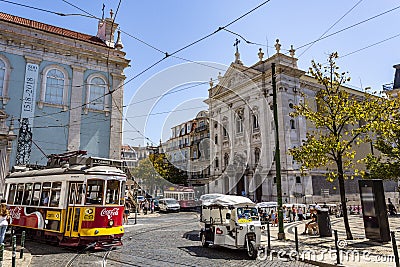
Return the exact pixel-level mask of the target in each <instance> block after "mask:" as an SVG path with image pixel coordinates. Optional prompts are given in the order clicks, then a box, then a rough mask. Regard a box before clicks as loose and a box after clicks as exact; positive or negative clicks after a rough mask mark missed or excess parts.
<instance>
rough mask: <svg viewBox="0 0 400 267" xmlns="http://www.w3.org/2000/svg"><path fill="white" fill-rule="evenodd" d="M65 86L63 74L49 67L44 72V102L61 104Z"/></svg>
mask: <svg viewBox="0 0 400 267" xmlns="http://www.w3.org/2000/svg"><path fill="white" fill-rule="evenodd" d="M64 86H65V76H64V74H63V73H62V72H61V71H59V70H57V69H51V70H49V71H48V72H47V74H46V93H45V97H44V102H46V103H50V104H56V105H62V104H64V103H63V95H64Z"/></svg>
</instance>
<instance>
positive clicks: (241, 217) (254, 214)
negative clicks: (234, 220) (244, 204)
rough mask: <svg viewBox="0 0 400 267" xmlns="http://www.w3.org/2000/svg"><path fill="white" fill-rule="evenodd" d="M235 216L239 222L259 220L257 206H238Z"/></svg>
mask: <svg viewBox="0 0 400 267" xmlns="http://www.w3.org/2000/svg"><path fill="white" fill-rule="evenodd" d="M237 216H238V222H239V223H246V222H252V221H258V220H259V216H258V210H257V208H238V209H237Z"/></svg>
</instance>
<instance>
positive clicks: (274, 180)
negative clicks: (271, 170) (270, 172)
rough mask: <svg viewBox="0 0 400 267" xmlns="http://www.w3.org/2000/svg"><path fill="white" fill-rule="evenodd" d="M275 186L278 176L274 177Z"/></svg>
mask: <svg viewBox="0 0 400 267" xmlns="http://www.w3.org/2000/svg"><path fill="white" fill-rule="evenodd" d="M274 184H276V176H274Z"/></svg>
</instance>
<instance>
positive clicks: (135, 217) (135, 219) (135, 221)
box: [135, 205, 138, 224]
mask: <svg viewBox="0 0 400 267" xmlns="http://www.w3.org/2000/svg"><path fill="white" fill-rule="evenodd" d="M137 208H138V207H137V205H136V206H135V224H136V223H137Z"/></svg>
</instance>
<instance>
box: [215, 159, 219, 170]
mask: <svg viewBox="0 0 400 267" xmlns="http://www.w3.org/2000/svg"><path fill="white" fill-rule="evenodd" d="M215 168H219V160H218V157H216V158H215Z"/></svg>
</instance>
